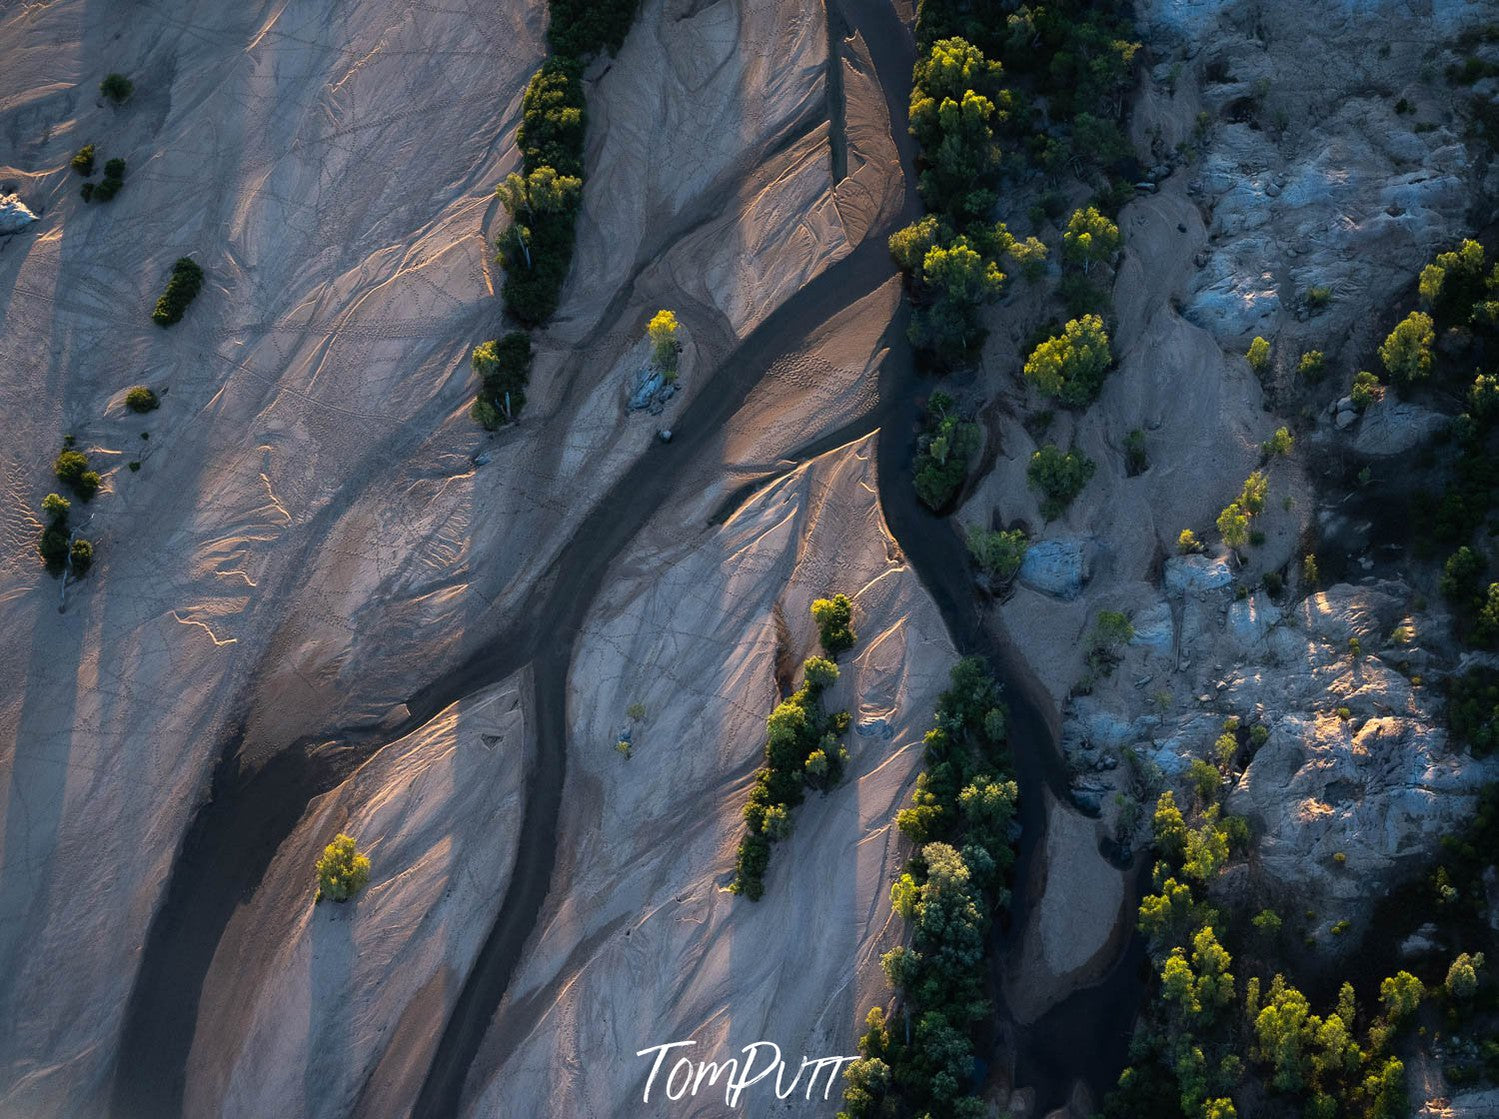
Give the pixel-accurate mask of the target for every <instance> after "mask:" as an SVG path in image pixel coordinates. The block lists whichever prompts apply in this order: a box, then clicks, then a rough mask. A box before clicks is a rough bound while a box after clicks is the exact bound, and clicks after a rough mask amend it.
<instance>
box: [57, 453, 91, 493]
mask: <svg viewBox="0 0 1499 1119" xmlns="http://www.w3.org/2000/svg"><path fill="white" fill-rule="evenodd" d="M52 472H53V473H54V474H56V475H57V480H58V481H60V482H62V483H63V484H65V485H67V486H68V487H70V488H71V489H72V491H73V492H74V493H75V494H77V495H78V497H79V498H81V499H82V500H84V501H88V500H89V499H90V498H92V497H93V496H94V494H96V493H98V492H99V475H98V474H97V473H96V472H95V471H92V470H90V469H89V465H88V456H87V455H85V454H84V453H83V452H82V451H74V450H70V449H65V450H63V451H61V452H59V453H58V456H57V459H56V461H54V462H53V464H52Z"/></svg>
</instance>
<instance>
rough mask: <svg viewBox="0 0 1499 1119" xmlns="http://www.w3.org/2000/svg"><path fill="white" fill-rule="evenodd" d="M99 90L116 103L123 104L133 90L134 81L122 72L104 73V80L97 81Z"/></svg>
mask: <svg viewBox="0 0 1499 1119" xmlns="http://www.w3.org/2000/svg"><path fill="white" fill-rule="evenodd" d="M99 92H100V93H102V94H104V96H105V97H107V98H109V99H110V100H111V101H113V102H114V103H115V104H116V105H123V104H124V103H125V102H126V101H128V100H130V95H131V94H132V93H134V92H135V83H134V82H132V81H131V80H130V79H129V78H127V77H126V76H125V75H124V74H106V75H105V77H104V80H103V81H102V82H100V83H99Z"/></svg>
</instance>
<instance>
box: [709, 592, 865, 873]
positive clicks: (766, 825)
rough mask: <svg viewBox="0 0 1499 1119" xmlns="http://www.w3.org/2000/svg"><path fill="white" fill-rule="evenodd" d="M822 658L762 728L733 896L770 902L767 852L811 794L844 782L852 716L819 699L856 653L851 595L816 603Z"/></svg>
mask: <svg viewBox="0 0 1499 1119" xmlns="http://www.w3.org/2000/svg"><path fill="white" fill-rule="evenodd" d="M812 618H813V620H814V621H815V622H816V623H817V628H818V633H819V635H820V637H821V641H822V647H823V651H824V652H826V653H827V654H828V656H827V657H808V658H807V660H806V662H805V663H804V664H803V665H802V686H801V687H800V688H798V689H797V690H796V691H795V692H793V693H792V694H791V695H790V696H788V697H787V698H786V699H784V700H782V701H781V702H780V703H778V704H777V705H776V707H775V710H773V711H772V712H771V713H770V717H769V718H767V719H766V720H765V764H764V765H763V766H761V767H760V770H759V772H758V773H756V774H755V787H754V789H753V790H751V792H750V798H749V803H748V804H746V805H745V806H744V822H745V827H746V831H745V835H744V838H743V839H741V840H740V841H739V854H738V857H737V859H736V861H735V866H734V878H733V880H732V881H731V882H730V883H729V886H728V890H729V892H730V893H733V894H743V895H744V896H745V897H747V898H749V899H750V900H751V901H759V900H760V898H761V897H763V896H764V894H765V871H766V869H767V868H768V867H769V866H770V847H771V844H772V843H777V842H779V841H781V840H783V839H786V838H787V837H788V836H790V835H791V810H792V809H793V808H795V807H796V806H797V805H798V804H800V803H801V802H802V800H803V799H805V796H806V790H807V789H808V788H811V789H818V790H820V791H822V792H827V791H828V790H829V789H831V788H833V787H834V786H835V785H837V784H838V782H840V781H841V780H843V770H844V767H845V766H846V765H847V763H848V750H847V749H845V748H844V747H843V746H842V745H841V744H840V742H839V741H838V740H839V738H840V737H842V735H843V733H844V732H845V731H847V730H848V724H849V714H848V712H847V711H837V712H833V713H832V714H828V713H826V712H824V711H823V709H822V702H821V701H822V696H823V693H825V692H826V691H827V690H828V689H829V688H830V687H832V686H833V685H834V684H836V683H837V682H838V666H837V664H835V663H834V661H833V660H830V659H828V658H829V657H831V658H835V659H836V658H837V656H838V654H839V653H841V652H844V651H846V650H847V649H850V648H852V647H853V644H854V641H855V634H854V631H853V603H852V602H850V601H849V599H848V597H847V596H846V595H841V594H838V595H834V596H833V597H832V598H819V599H817V600H816V601H815V602H813V603H812Z"/></svg>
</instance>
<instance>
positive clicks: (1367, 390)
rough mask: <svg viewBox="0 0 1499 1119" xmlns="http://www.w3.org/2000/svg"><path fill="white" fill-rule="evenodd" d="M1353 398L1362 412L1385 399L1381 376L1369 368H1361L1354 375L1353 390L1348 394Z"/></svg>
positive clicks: (1354, 403) (1354, 404)
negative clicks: (1371, 371) (1380, 380)
mask: <svg viewBox="0 0 1499 1119" xmlns="http://www.w3.org/2000/svg"><path fill="white" fill-rule="evenodd" d="M1348 395H1349V396H1350V397H1351V398H1352V400H1353V406H1354V407H1355V408H1357V409H1358V410H1359V411H1360V412H1362V411H1363V410H1364V409H1365V408H1367V407H1369V405H1371V404H1376V403H1378V402H1379V401H1381V400H1383V399H1384V385H1382V384H1380V383H1379V378H1378V377H1376V376H1375V375H1374V374H1373V373H1370V372H1369V371H1368V370H1367V369H1360V370H1359V371H1358V372H1357V373H1356V374H1354V377H1353V390H1352V391H1351V392H1350V393H1349V394H1348Z"/></svg>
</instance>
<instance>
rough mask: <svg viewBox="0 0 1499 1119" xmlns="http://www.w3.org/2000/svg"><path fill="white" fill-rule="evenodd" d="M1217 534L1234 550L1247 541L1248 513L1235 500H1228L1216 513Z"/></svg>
mask: <svg viewBox="0 0 1499 1119" xmlns="http://www.w3.org/2000/svg"><path fill="white" fill-rule="evenodd" d="M1218 535H1220V536H1221V537H1223V543H1224V544H1225V545H1226V546H1228V547H1229V548H1232V549H1233V550H1234V551H1236V552H1237V551H1239V550H1240V549H1242V548H1243V547H1244V546H1245V545H1246V544H1248V543H1249V513H1248V512H1247V511H1246V510H1245V509H1244V507H1243V506H1242V505H1240V504H1239V503H1238V502H1237V501H1231V502H1229V504H1228V505H1226V506H1225V507H1224V509H1223V512H1221V513H1219V514H1218Z"/></svg>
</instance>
